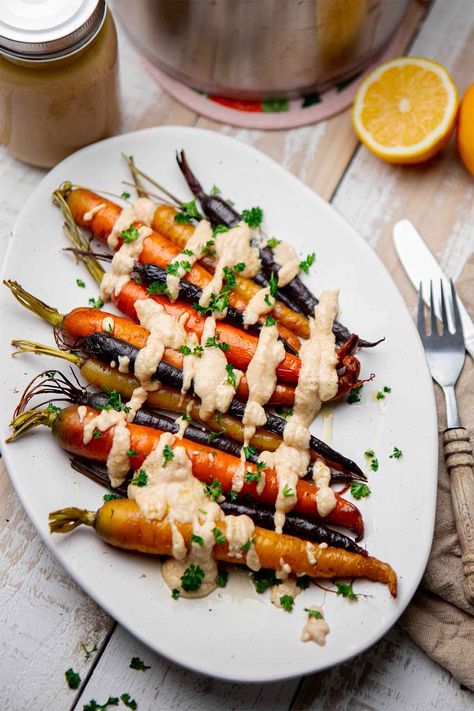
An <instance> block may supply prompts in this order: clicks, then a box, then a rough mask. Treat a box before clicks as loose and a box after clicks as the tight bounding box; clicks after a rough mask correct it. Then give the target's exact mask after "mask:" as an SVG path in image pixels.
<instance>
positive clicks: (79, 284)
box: [76, 279, 86, 289]
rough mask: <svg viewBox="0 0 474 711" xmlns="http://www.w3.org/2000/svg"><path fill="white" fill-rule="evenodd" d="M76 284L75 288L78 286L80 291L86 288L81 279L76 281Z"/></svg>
mask: <svg viewBox="0 0 474 711" xmlns="http://www.w3.org/2000/svg"><path fill="white" fill-rule="evenodd" d="M76 284H77V286H80V287H81V289H85V288H86V285H85V282H83V281H82V279H76Z"/></svg>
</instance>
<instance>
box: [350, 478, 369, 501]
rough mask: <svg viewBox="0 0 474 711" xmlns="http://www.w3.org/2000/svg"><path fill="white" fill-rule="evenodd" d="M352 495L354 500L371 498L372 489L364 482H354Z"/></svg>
mask: <svg viewBox="0 0 474 711" xmlns="http://www.w3.org/2000/svg"><path fill="white" fill-rule="evenodd" d="M351 494H352V496H353V497H354V499H363V498H365V497H366V496H370V489H369V487H368V486H367V484H364V482H362V481H353V482H352V484H351Z"/></svg>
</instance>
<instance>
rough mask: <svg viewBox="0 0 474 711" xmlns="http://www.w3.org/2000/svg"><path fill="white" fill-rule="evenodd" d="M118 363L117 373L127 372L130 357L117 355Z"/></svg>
mask: <svg viewBox="0 0 474 711" xmlns="http://www.w3.org/2000/svg"><path fill="white" fill-rule="evenodd" d="M118 364H119V366H118V369H119V373H128V369H129V366H130V358H129V357H128V356H120V355H119V357H118Z"/></svg>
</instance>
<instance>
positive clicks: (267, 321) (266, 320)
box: [263, 316, 276, 326]
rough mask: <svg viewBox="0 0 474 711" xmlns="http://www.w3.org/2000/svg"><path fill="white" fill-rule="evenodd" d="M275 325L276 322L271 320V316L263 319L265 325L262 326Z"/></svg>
mask: <svg viewBox="0 0 474 711" xmlns="http://www.w3.org/2000/svg"><path fill="white" fill-rule="evenodd" d="M275 324H276V320H275V319H274V318H272V317H271V316H267V318H266V319H265V323H264V324H263V325H264V326H274V325H275Z"/></svg>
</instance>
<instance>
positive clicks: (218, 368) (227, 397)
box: [194, 316, 242, 420]
mask: <svg viewBox="0 0 474 711" xmlns="http://www.w3.org/2000/svg"><path fill="white" fill-rule="evenodd" d="M213 337H216V338H217V336H216V321H215V319H214V318H213V317H212V316H209V317H208V318H207V319H206V321H205V323H204V329H203V333H202V338H201V346H202V347H203V353H202V356H201V358H199V359H196V361H197V364H196V368H195V372H194V392H195V393H196V395H197V396H198V397H200V398H201V406H200V408H199V417H200V418H201V419H203V420H208V419H209V418H210V417H211V415H212V414H213V413H214V412H216V411H217V410H219V412H227V410H228V408H229V405H230V403H231V401H232V398H233V397H234V395H235V391H236V388H234V386H233V385H232V384H231V383H230V382H228V373H227V370H226V365H227V358H226V357H225V355H224V353H223V351H222V350H221V349H220V348H216V347H215V346H206V342H207V340H208V339H209V338H213ZM234 375H235V379H236V385H237V387H238V384H239V382H240V378H241V377H242V372H241V371H240V370H237V369H236V368H235V369H234Z"/></svg>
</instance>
